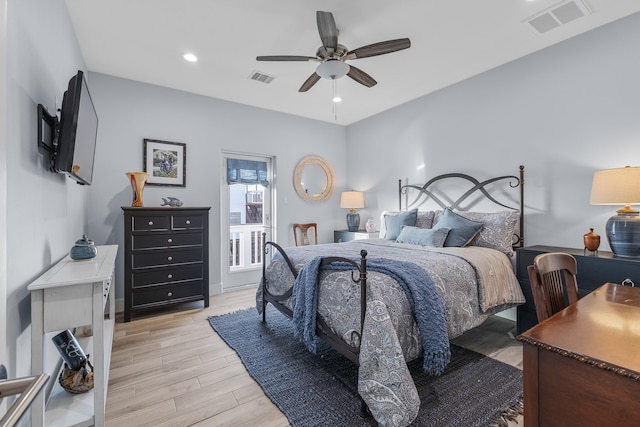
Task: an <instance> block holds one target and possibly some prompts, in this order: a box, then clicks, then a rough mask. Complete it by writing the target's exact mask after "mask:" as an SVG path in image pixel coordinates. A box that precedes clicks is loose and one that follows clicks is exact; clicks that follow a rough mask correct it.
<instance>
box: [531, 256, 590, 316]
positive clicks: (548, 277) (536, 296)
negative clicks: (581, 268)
mask: <svg viewBox="0 0 640 427" xmlns="http://www.w3.org/2000/svg"><path fill="white" fill-rule="evenodd" d="M527 270H528V273H529V281H530V282H531V291H532V293H533V302H534V304H535V306H536V315H537V316H538V322H542V321H543V320H544V319H546V318H548V317H551V316H552V315H554V314H555V313H557V312H558V311H560V310H562V309H563V308H565V307H566V306H567V305H569V304H573V303H574V302H577V301H578V298H579V295H578V282H577V280H576V273H577V270H578V264H577V262H576V259H575V258H574V257H573V256H572V255H569V254H566V253H562V252H550V253H546V254H540V255H538V256H536V257H535V258H534V259H533V265H530V266H528V267H527Z"/></svg>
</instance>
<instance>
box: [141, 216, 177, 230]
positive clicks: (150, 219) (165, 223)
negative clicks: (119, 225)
mask: <svg viewBox="0 0 640 427" xmlns="http://www.w3.org/2000/svg"><path fill="white" fill-rule="evenodd" d="M170 226H171V223H170V217H169V216H168V215H163V216H156V215H148V216H147V215H144V216H135V217H133V224H132V227H133V231H143V230H148V231H156V230H169V227H170Z"/></svg>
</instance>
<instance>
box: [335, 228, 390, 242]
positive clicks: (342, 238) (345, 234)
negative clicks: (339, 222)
mask: <svg viewBox="0 0 640 427" xmlns="http://www.w3.org/2000/svg"><path fill="white" fill-rule="evenodd" d="M378 235H379V233H378V232H377V231H374V232H373V233H368V232H366V231H365V230H358V231H349V230H334V231H333V241H334V242H335V243H342V242H349V241H351V240H362V239H377V238H378Z"/></svg>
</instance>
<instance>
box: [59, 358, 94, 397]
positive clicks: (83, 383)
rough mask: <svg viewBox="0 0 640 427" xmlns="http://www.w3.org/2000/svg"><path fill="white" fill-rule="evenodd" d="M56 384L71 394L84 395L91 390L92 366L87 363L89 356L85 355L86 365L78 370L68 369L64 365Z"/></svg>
mask: <svg viewBox="0 0 640 427" xmlns="http://www.w3.org/2000/svg"><path fill="white" fill-rule="evenodd" d="M58 382H59V383H60V385H61V386H62V388H63V389H65V390H66V391H68V392H69V393H73V394H80V393H86V392H87V391H89V390H91V389H93V365H92V364H91V362H90V361H89V355H87V364H86V365H85V366H83V367H81V368H80V369H77V370H72V369H69V367H68V366H67V364H66V363H65V364H64V368H63V369H62V371H61V372H60V376H59V377H58Z"/></svg>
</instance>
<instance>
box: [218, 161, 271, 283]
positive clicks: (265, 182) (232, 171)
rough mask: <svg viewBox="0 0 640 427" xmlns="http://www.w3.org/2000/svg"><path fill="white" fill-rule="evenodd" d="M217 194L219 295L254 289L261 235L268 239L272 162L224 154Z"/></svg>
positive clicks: (259, 270)
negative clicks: (218, 204) (219, 261)
mask: <svg viewBox="0 0 640 427" xmlns="http://www.w3.org/2000/svg"><path fill="white" fill-rule="evenodd" d="M223 162H224V166H223V170H224V172H225V177H224V179H223V180H222V182H223V184H222V190H221V192H220V198H221V200H220V206H221V208H222V209H221V212H226V215H224V214H223V215H222V218H221V221H220V222H221V226H222V230H221V233H220V235H221V237H222V239H221V240H222V246H221V250H220V253H221V255H222V263H221V266H222V272H221V276H222V292H227V291H230V290H237V289H243V288H249V287H257V285H258V283H259V282H260V277H261V275H262V257H263V253H262V244H263V242H264V240H263V233H266V238H267V239H270V238H271V224H272V223H273V209H272V203H271V201H272V196H273V192H274V188H273V179H272V165H273V159H272V158H271V157H266V156H258V155H247V154H238V153H223Z"/></svg>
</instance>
